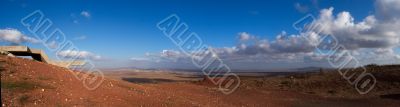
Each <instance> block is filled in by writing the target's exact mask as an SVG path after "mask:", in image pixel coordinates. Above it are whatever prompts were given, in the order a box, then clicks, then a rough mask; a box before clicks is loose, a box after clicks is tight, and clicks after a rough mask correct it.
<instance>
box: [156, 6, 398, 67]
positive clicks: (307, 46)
mask: <svg viewBox="0 0 400 107" xmlns="http://www.w3.org/2000/svg"><path fill="white" fill-rule="evenodd" d="M399 5H400V0H378V1H376V3H375V8H376V12H375V13H373V14H371V15H369V16H366V17H364V18H362V20H360V21H355V20H354V19H355V18H354V17H353V16H352V15H351V13H350V12H348V11H342V12H339V13H337V14H334V8H333V7H330V8H326V9H322V10H320V13H319V15H318V17H316V20H315V21H314V22H312V23H311V24H309V25H306V26H305V27H304V29H306V30H305V31H303V32H301V33H298V34H287V33H286V32H285V31H282V32H281V33H280V34H277V35H276V38H275V39H272V40H268V39H261V38H258V37H257V36H256V35H252V34H250V33H248V32H239V33H238V38H237V39H238V41H239V42H238V44H237V45H236V46H233V47H221V48H213V51H215V53H216V54H217V55H218V56H219V57H220V58H221V59H222V60H224V61H225V62H226V63H229V64H231V65H237V66H233V68H235V67H239V66H240V67H246V66H248V67H250V68H251V67H261V68H262V67H264V66H252V65H261V64H263V65H265V66H268V65H270V64H273V63H278V64H279V65H280V66H286V65H287V64H290V65H291V66H295V65H296V66H297V65H302V64H303V67H304V66H312V65H313V64H314V65H320V66H323V65H322V64H325V65H328V63H327V59H328V55H327V54H322V53H318V52H317V51H316V47H318V46H319V44H320V43H321V39H322V38H324V37H325V36H326V35H331V36H332V37H334V38H336V39H337V41H336V42H337V44H340V45H343V46H344V47H345V48H346V49H347V51H349V52H350V53H351V54H352V55H353V56H354V57H355V58H356V59H358V60H359V61H361V63H362V64H369V63H378V64H393V63H400V60H399V58H400V55H399V53H398V52H396V51H395V49H398V48H399V47H400V30H399V29H400V14H396V13H400V7H399ZM313 25H322V26H320V27H318V29H312V28H311V27H312V26H313ZM204 51H207V50H204ZM154 56H159V58H167V59H179V60H178V62H179V61H190V60H191V59H190V57H188V56H186V55H183V54H182V53H180V52H179V51H174V50H164V51H162V52H161V53H160V54H156V55H154ZM231 67H232V66H231ZM270 67H277V66H270ZM286 67H288V66H286Z"/></svg>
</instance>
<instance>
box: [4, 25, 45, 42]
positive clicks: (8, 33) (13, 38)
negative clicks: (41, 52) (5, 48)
mask: <svg viewBox="0 0 400 107" xmlns="http://www.w3.org/2000/svg"><path fill="white" fill-rule="evenodd" d="M0 41H5V42H11V43H17V44H19V43H24V42H29V43H38V42H39V40H37V39H35V38H31V37H28V36H26V35H24V34H22V33H21V32H20V31H18V30H17V29H11V28H6V29H0Z"/></svg>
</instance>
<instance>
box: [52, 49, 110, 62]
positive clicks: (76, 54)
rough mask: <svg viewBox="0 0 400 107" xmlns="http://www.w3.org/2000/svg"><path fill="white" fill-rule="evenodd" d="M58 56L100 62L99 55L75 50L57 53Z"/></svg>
mask: <svg viewBox="0 0 400 107" xmlns="http://www.w3.org/2000/svg"><path fill="white" fill-rule="evenodd" d="M57 55H58V56H60V57H63V58H76V57H77V58H79V59H91V60H100V59H102V57H101V56H100V55H97V54H94V53H91V52H88V51H75V50H65V51H61V52H58V53H57Z"/></svg>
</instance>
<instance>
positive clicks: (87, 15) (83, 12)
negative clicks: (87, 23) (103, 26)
mask: <svg viewBox="0 0 400 107" xmlns="http://www.w3.org/2000/svg"><path fill="white" fill-rule="evenodd" d="M81 15H82V16H83V17H86V18H90V17H91V15H90V13H89V12H88V11H82V12H81Z"/></svg>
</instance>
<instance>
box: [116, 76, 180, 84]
mask: <svg viewBox="0 0 400 107" xmlns="http://www.w3.org/2000/svg"><path fill="white" fill-rule="evenodd" d="M122 80H124V81H128V82H132V83H142V84H157V83H163V82H178V81H176V80H170V79H159V78H125V77H123V78H122Z"/></svg>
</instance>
